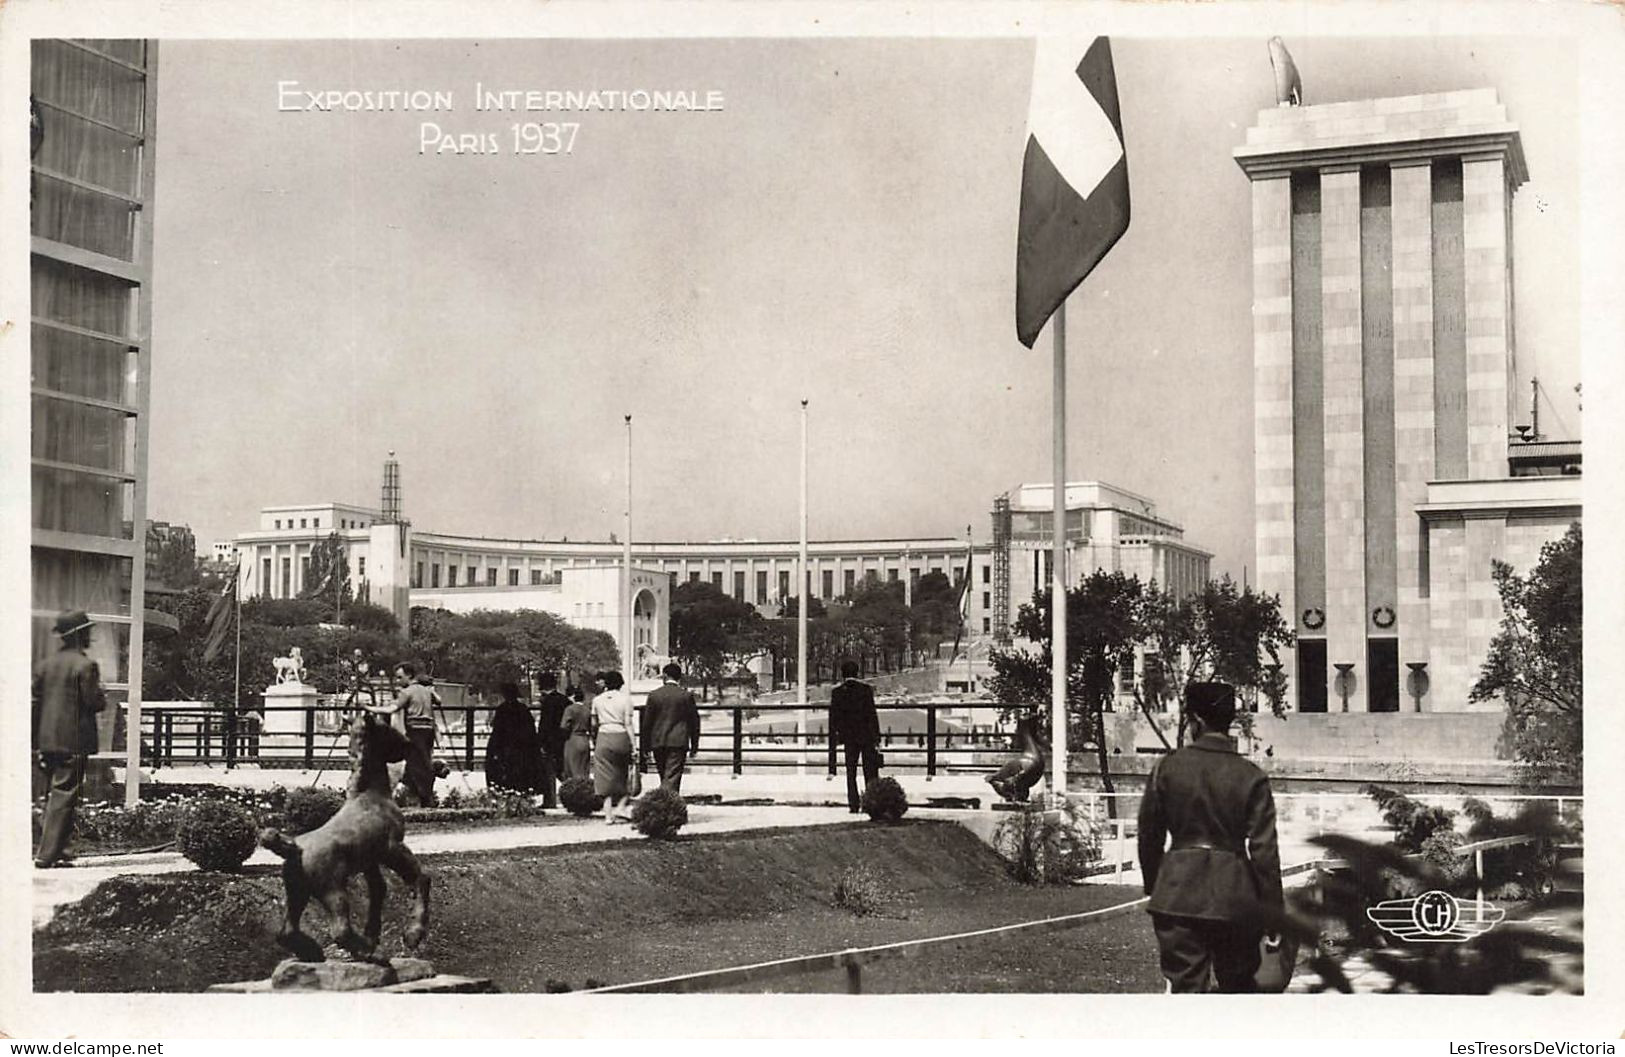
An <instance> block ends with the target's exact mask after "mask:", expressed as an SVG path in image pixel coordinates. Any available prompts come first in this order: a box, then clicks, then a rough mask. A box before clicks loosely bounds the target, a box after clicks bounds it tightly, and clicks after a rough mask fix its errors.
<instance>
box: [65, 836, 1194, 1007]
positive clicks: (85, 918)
mask: <svg viewBox="0 0 1625 1057" xmlns="http://www.w3.org/2000/svg"><path fill="white" fill-rule="evenodd" d="M859 864H866V865H867V866H869V867H871V868H872V869H873V870H874V871H875V872H876V873H877V874H879V876H880V877H881V878H882V881H883V887H884V889H885V894H887V895H888V896H889V897H890V898H889V899H887V900H886V901H885V902H884V904H883V906H882V907H881V912H880V913H879V914H875V915H868V916H861V917H860V916H857V915H855V914H853V913H852V912H851V911H849V910H846V909H842V908H839V907H836V906H834V905H833V897H832V893H833V891H834V887H835V882H836V880H837V879H838V878H840V876H841V875H842V873H843V871H845V870H847V869H848V868H849V867H854V866H857V865H859ZM426 865H427V867H428V869H429V871H430V874H431V876H432V877H433V879H434V885H435V888H434V899H433V906H434V910H433V919H432V920H433V924H432V927H431V930H430V936H429V939H428V941H427V942H426V943H425V944H424V946H423V948H422V950H421V951H420V952H419V953H420V954H422V955H423V956H425V957H428V958H429V959H431V960H432V961H433V962H434V963H435V965H436V966H437V967H438V968H439V969H440V970H441V971H443V972H450V973H459V974H465V975H473V976H487V977H490V978H492V979H493V980H494V981H495V983H496V984H497V986H498V987H499V988H500V989H501V990H503V991H509V992H539V991H546V990H549V989H550V988H552V989H557V988H560V987H566V986H567V987H570V988H572V989H581V988H584V987H587V986H591V985H592V984H600V983H605V984H607V983H626V982H633V981H637V980H646V979H651V978H655V977H661V976H667V975H674V974H678V973H684V972H695V971H700V970H705V969H714V968H723V967H727V966H733V965H740V964H745V963H750V962H756V961H762V960H768V959H773V958H785V957H791V956H795V955H802V954H814V953H819V952H822V951H829V950H840V949H845V948H849V947H862V946H870V945H874V944H881V943H889V942H893V941H897V940H903V939H914V938H923V937H927V936H936V935H943V934H947V933H956V932H963V931H968V930H972V929H979V928H988V927H991V926H994V925H1002V924H1010V923H1015V922H1019V921H1024V920H1032V919H1036V918H1043V917H1051V916H1055V915H1060V914H1067V913H1076V912H1079V911H1083V910H1089V909H1094V908H1098V907H1103V906H1110V905H1114V904H1117V903H1121V902H1124V901H1126V900H1128V899H1132V898H1134V897H1136V896H1137V895H1138V894H1139V893H1138V891H1136V890H1129V889H1123V888H1116V887H1111V886H1094V885H1090V886H1081V887H1071V886H1068V887H1058V888H1030V887H1027V886H1024V885H1020V884H1017V883H1015V882H1013V881H1011V880H1010V879H1009V878H1008V877H1006V876H1005V874H1004V871H1003V869H1002V867H1001V865H1000V862H999V860H998V859H997V857H996V856H994V855H993V853H992V852H991V851H989V850H988V849H987V848H986V847H985V846H984V845H983V844H982V843H981V842H980V841H978V840H977V839H976V838H975V837H974V836H972V835H971V834H970V833H968V832H967V831H966V830H964V829H963V828H962V827H959V826H957V825H954V824H952V823H943V822H914V823H910V822H905V823H903V824H901V825H894V826H886V825H878V824H874V823H852V824H848V825H841V826H818V827H807V828H804V829H793V830H773V831H755V832H750V833H728V834H715V835H704V836H695V837H690V838H686V839H682V840H679V841H676V842H672V843H659V842H652V841H636V842H615V843H606V844H595V845H573V846H564V847H553V848H542V849H524V850H515V851H505V852H483V853H473V854H458V855H443V856H429V857H426ZM392 881H393V879H392ZM280 905H281V882H280V878H279V877H278V875H277V874H276V873H275V872H274V871H272V870H249V871H246V872H245V873H243V874H240V875H222V874H204V873H188V874H176V875H169V876H151V877H123V878H118V879H116V880H114V881H111V882H108V883H106V884H104V885H102V886H100V887H99V888H98V889H97V890H96V892H94V893H92V894H91V895H90V896H89V897H87V898H86V899H85V900H83V901H82V902H81V903H79V904H77V905H75V906H72V907H66V908H64V909H63V910H62V911H61V912H60V913H59V914H58V915H57V917H56V919H55V920H53V921H52V922H51V924H50V925H47V926H45V927H44V928H42V929H39V930H36V932H35V934H34V973H35V988H36V989H37V990H42V991H62V990H71V991H198V990H203V989H204V988H206V987H207V986H208V985H209V984H212V983H221V982H227V981H231V980H240V979H252V978H256V977H264V976H267V975H269V973H270V970H271V969H272V968H273V967H274V966H275V964H276V963H277V961H278V960H280V958H281V957H282V952H281V951H280V950H279V949H278V948H277V947H276V945H275V943H274V941H273V939H272V936H273V934H274V930H275V926H276V921H277V917H278V914H279V911H280ZM405 910H406V904H405V899H404V896H403V895H402V893H401V892H400V891H399V890H398V887H397V886H395V885H394V884H393V883H392V885H391V891H390V902H389V906H388V908H387V910H386V917H385V936H384V948H385V951H386V953H395V952H398V950H399V938H398V935H399V927H400V923H401V921H402V920H403V918H404V913H405ZM322 926H323V920H322V916H321V911H320V910H319V909H315V908H313V909H312V910H310V911H309V912H308V913H307V915H306V927H307V929H311V930H317V929H320V928H322ZM1161 986H1162V985H1161V979H1160V977H1159V976H1158V973H1157V967H1156V953H1155V943H1154V941H1153V938H1152V934H1151V929H1150V925H1149V922H1148V921H1147V919H1146V917H1145V915H1144V914H1141V913H1138V912H1131V913H1129V914H1126V915H1123V916H1120V917H1116V918H1112V919H1110V920H1107V921H1102V922H1099V923H1094V924H1089V925H1085V926H1082V927H1079V928H1076V929H1072V930H1068V931H1065V932H1058V933H1048V934H1046V935H1042V936H1033V937H1025V938H1003V939H993V940H976V941H974V942H972V943H970V944H968V945H965V946H961V947H959V948H958V949H954V950H938V951H932V952H929V953H923V954H920V955H917V956H915V957H910V958H906V959H898V960H895V961H890V962H887V963H883V964H881V965H876V966H871V967H868V968H866V969H865V972H864V988H865V990H866V991H896V992H905V991H924V992H947V991H977V992H995V991H998V992H1100V991H1107V992H1155V991H1160V990H1161ZM756 989H758V990H764V991H766V990H772V991H834V992H841V991H844V990H845V989H846V980H845V976H844V973H841V972H824V973H817V974H811V975H807V976H802V977H794V978H779V979H776V980H772V981H766V982H764V983H762V984H761V985H760V986H759V987H757V988H756Z"/></svg>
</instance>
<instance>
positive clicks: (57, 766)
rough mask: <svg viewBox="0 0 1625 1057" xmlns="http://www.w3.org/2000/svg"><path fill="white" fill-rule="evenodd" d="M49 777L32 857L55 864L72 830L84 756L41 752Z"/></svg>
mask: <svg viewBox="0 0 1625 1057" xmlns="http://www.w3.org/2000/svg"><path fill="white" fill-rule="evenodd" d="M43 756H44V760H45V764H46V773H47V774H48V775H49V776H50V787H49V792H47V793H46V796H45V818H44V820H43V821H42V822H41V823H40V839H39V851H37V852H36V853H35V854H34V860H35V861H36V862H39V863H43V864H44V865H46V866H52V865H55V863H56V862H57V860H59V859H61V858H62V852H63V850H64V849H66V848H67V846H68V837H69V836H70V835H71V834H72V833H73V807H74V805H75V804H76V803H78V801H79V787H80V784H81V783H82V782H83V781H84V778H85V758H84V757H83V756H77V755H70V754H68V753H61V752H48V753H44V754H43Z"/></svg>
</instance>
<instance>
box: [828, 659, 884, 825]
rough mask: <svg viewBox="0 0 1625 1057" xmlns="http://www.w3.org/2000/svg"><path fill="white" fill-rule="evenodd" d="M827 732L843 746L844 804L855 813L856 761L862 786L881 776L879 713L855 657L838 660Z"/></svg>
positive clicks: (866, 785)
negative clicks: (838, 677)
mask: <svg viewBox="0 0 1625 1057" xmlns="http://www.w3.org/2000/svg"><path fill="white" fill-rule="evenodd" d="M829 736H830V738H832V739H833V740H834V741H835V743H836V744H837V745H844V746H846V804H847V807H849V808H850V809H851V810H852V813H853V814H857V813H858V812H859V811H861V810H862V807H861V801H860V800H859V799H858V762H859V761H860V760H861V761H862V763H863V788H864V789H868V788H869V787H870V786H871V785H874V784H875V782H877V781H879V780H880V752H879V750H878V749H877V748H876V746H878V745H879V744H880V716H879V714H878V713H876V711H875V690H874V687H872V686H870V685H869V684H868V683H866V682H863V681H862V680H860V679H859V678H858V665H857V662H856V661H842V662H841V681H840V682H839V683H837V684H836V685H835V689H834V690H832V691H831V692H830V695H829Z"/></svg>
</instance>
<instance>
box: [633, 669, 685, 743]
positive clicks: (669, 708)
mask: <svg viewBox="0 0 1625 1057" xmlns="http://www.w3.org/2000/svg"><path fill="white" fill-rule="evenodd" d="M685 746H686V747H687V748H688V751H689V752H690V753H695V752H699V751H700V710H699V707H698V706H697V705H695V703H694V695H693V694H691V693H689V692H688V691H687V690H684V689H683V688H682V687H680V686H678V685H677V684H676V683H662V684H661V685H660V687H659V688H658V689H656V690H655V691H654V693H652V694H650V695H649V700H648V701H646V702H644V705H643V723H642V726H641V731H640V734H639V736H638V747H639V748H640V749H642V750H643V751H644V752H651V751H653V750H655V749H681V748H684V747H685Z"/></svg>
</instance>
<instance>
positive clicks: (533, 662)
mask: <svg viewBox="0 0 1625 1057" xmlns="http://www.w3.org/2000/svg"><path fill="white" fill-rule="evenodd" d="M412 649H413V651H414V653H415V654H416V656H417V657H418V658H419V659H421V661H422V662H423V664H424V665H425V667H427V669H428V670H429V672H430V673H432V674H433V675H434V676H435V677H436V678H438V679H446V680H450V681H454V682H460V683H467V684H468V685H469V686H471V687H473V688H474V689H475V690H476V691H478V692H481V693H488V692H494V691H495V690H497V689H498V688H499V687H500V686H501V685H502V684H503V683H505V682H515V683H520V684H523V683H524V682H525V680H526V677H527V675H528V673H530V672H533V671H593V672H595V671H599V670H602V669H605V668H615V667H617V666H619V664H620V654H619V651H618V650H617V649H616V646H615V640H614V638H613V637H611V636H610V635H608V634H607V633H605V632H602V631H589V630H587V629H585V628H577V627H575V626H573V625H571V624H570V623H569V622H567V621H565V620H563V619H562V618H560V617H556V616H554V615H553V614H551V613H544V612H541V611H539V610H532V609H521V610H477V611H475V612H473V613H467V614H459V613H448V612H446V611H445V610H438V609H426V608H423V607H421V606H420V607H417V608H415V609H413V610H412Z"/></svg>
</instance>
